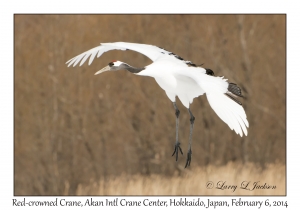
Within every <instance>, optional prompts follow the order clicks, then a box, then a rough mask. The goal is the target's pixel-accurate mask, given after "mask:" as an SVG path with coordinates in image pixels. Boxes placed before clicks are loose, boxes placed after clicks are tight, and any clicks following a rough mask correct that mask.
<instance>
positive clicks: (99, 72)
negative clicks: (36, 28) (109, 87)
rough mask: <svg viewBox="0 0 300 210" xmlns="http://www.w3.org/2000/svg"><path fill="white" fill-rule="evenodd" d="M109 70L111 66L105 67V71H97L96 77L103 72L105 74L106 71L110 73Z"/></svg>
mask: <svg viewBox="0 0 300 210" xmlns="http://www.w3.org/2000/svg"><path fill="white" fill-rule="evenodd" d="M109 70H110V66H105V67H104V68H103V69H101V70H99V71H97V72H96V73H95V75H97V74H101V73H103V72H105V71H109Z"/></svg>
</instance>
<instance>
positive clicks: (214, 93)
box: [67, 42, 249, 159]
mask: <svg viewBox="0 0 300 210" xmlns="http://www.w3.org/2000/svg"><path fill="white" fill-rule="evenodd" d="M110 50H133V51H136V52H139V53H142V54H144V55H145V56H147V57H148V58H150V59H151V60H152V61H153V63H151V64H150V65H148V66H145V67H144V68H134V67H132V66H130V65H128V64H126V63H124V62H121V61H115V62H111V63H110V64H109V66H107V67H105V68H103V69H102V70H100V71H98V72H97V73H101V72H103V71H108V70H120V69H121V68H123V69H127V70H128V71H131V72H132V73H134V74H136V75H140V76H150V77H153V78H154V79H155V80H156V82H157V83H158V85H159V86H160V87H161V88H162V89H163V90H165V92H166V94H167V96H168V98H169V99H170V100H171V101H172V102H173V104H175V97H176V96H178V98H179V100H180V101H181V102H182V104H183V105H184V106H185V107H186V108H188V109H189V106H190V104H191V103H192V102H193V99H194V98H195V97H198V96H200V95H203V94H204V93H206V96H207V99H208V102H209V104H210V106H211V107H212V109H213V110H214V111H215V113H216V114H217V115H218V116H219V117H220V118H221V119H222V120H223V121H224V122H225V123H226V124H227V125H228V126H229V127H230V129H231V130H234V131H235V132H236V133H237V134H239V135H240V136H243V133H244V134H245V135H247V128H246V127H249V124H248V121H247V117H246V113H245V111H244V109H243V107H242V106H241V105H240V104H238V103H237V102H236V101H235V99H234V100H233V99H231V98H233V97H236V95H238V96H241V94H240V95H239V94H236V93H235V92H234V91H233V94H232V92H231V91H229V89H228V88H229V83H228V82H227V79H224V78H223V77H215V76H213V75H209V74H208V73H207V69H205V68H202V67H200V66H196V65H195V64H193V63H192V62H191V61H185V60H183V59H182V58H181V57H179V56H177V55H176V54H174V53H172V52H169V51H166V50H164V49H162V48H159V47H156V46H153V45H146V44H136V43H126V42H115V43H102V44H101V45H100V46H98V47H95V48H93V49H91V50H88V51H86V52H84V53H82V54H80V55H78V56H76V57H74V58H72V59H70V60H69V61H68V62H67V64H68V66H71V65H73V66H76V65H77V64H78V63H79V62H80V61H81V62H80V66H81V65H82V64H83V63H84V62H85V61H86V60H87V59H88V58H89V57H90V59H89V65H90V64H91V63H92V62H93V60H94V58H95V57H96V55H97V57H100V56H101V55H102V54H103V53H104V52H107V51H110ZM124 67H125V68H124ZM141 69H142V70H141ZM97 73H96V74H97ZM234 85H235V84H234ZM234 87H236V88H237V89H238V90H239V91H240V89H239V88H238V87H237V86H234ZM227 95H230V96H233V97H231V98H229V97H228V96H227ZM174 107H175V109H176V110H178V109H177V107H176V104H175V105H174ZM189 111H190V109H189ZM178 112H179V110H178ZM190 114H191V112H190ZM178 116H179V113H178ZM178 116H177V118H178ZM192 117H193V116H192V114H191V119H192ZM191 122H192V120H191ZM177 124H178V122H177ZM192 124H193V122H192ZM192 129H193V128H192V125H191V131H192ZM191 135H192V134H191V133H190V141H191ZM177 138H178V133H177V131H176V142H177V141H178V139H177ZM177 143H178V142H177ZM190 144H191V142H190ZM178 147H179V145H178ZM175 150H176V146H175ZM189 150H190V149H189ZM174 152H175V151H174ZM190 153H191V152H190ZM173 154H174V153H173ZM176 155H177V152H176ZM176 159H177V157H176Z"/></svg>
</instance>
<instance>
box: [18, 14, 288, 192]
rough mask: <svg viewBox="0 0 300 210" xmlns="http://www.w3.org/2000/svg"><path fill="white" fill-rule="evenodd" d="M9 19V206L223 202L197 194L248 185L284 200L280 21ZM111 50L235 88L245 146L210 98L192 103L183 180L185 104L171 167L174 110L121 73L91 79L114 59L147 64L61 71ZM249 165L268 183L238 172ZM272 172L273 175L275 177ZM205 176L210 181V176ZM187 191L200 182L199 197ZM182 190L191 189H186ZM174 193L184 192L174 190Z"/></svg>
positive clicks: (146, 83) (148, 81)
mask: <svg viewBox="0 0 300 210" xmlns="http://www.w3.org/2000/svg"><path fill="white" fill-rule="evenodd" d="M14 18H15V19H14V20H15V21H14V22H15V27H14V30H15V46H14V48H15V51H14V53H15V55H14V56H15V63H14V65H15V74H14V75H15V76H14V80H15V81H14V82H15V83H14V90H15V95H14V100H15V101H14V102H15V107H14V109H15V112H14V122H15V133H14V138H15V142H14V145H15V150H14V157H15V158H14V168H15V170H14V174H15V177H14V180H15V182H14V188H15V189H14V192H15V195H62V194H65V195H76V194H84V195H89V194H98V193H100V194H123V193H124V194H144V193H145V194H220V193H222V192H220V191H214V190H206V188H204V187H205V186H204V183H206V182H207V181H208V180H212V181H214V180H225V179H226V180H228V182H232V183H238V182H239V179H243V177H245V179H247V177H256V178H257V179H260V180H261V181H265V182H267V183H269V182H270V184H275V185H277V186H278V188H279V189H280V190H278V191H276V192H274V191H272V192H270V194H277V193H278V194H283V193H284V189H285V186H284V185H285V184H284V179H285V173H284V170H282V168H284V167H285V162H286V117H285V114H286V106H285V101H286V69H285V68H286V51H285V50H286V34H285V29H286V17H285V16H284V15H15V17H14ZM115 41H126V42H136V43H146V44H153V45H157V46H160V47H163V48H165V49H167V50H169V51H172V52H174V53H176V54H178V55H180V56H181V57H183V58H185V59H187V60H191V61H193V62H194V63H197V64H201V63H204V67H206V68H210V69H212V70H214V72H215V74H216V75H218V76H225V77H226V78H228V79H229V81H230V82H234V83H236V84H238V85H239V86H240V87H241V88H242V90H243V93H244V95H245V96H246V98H245V99H244V100H242V102H243V106H244V108H245V110H246V113H247V117H248V120H249V124H250V128H249V135H248V136H247V137H243V138H241V137H240V136H237V135H236V134H235V132H233V131H231V130H230V129H229V128H228V126H227V125H226V124H224V123H223V122H222V121H221V120H220V119H219V118H218V117H217V116H216V114H215V113H214V112H213V110H212V109H211V108H210V106H209V104H208V103H207V99H206V97H205V96H202V97H199V98H197V99H195V100H194V102H193V104H192V106H191V110H192V111H193V114H194V116H195V117H196V121H195V129H194V133H193V157H192V163H191V167H190V168H189V169H186V170H182V168H183V166H184V164H185V159H186V156H185V155H186V150H187V144H188V132H189V114H188V112H187V111H186V110H185V108H184V107H183V106H182V105H181V104H180V102H179V103H178V106H179V109H180V110H181V115H180V124H179V132H180V133H179V138H180V141H181V144H182V148H183V151H184V156H181V157H180V159H179V161H178V163H176V162H175V158H174V157H171V154H172V152H173V146H174V142H175V115H174V110H173V107H172V104H171V102H170V101H169V99H168V98H167V97H166V95H165V93H164V91H163V90H161V89H160V88H159V86H158V85H157V84H156V82H155V81H154V80H153V79H152V78H146V77H138V76H135V75H132V74H131V73H129V72H125V71H122V72H115V73H113V72H111V73H106V74H103V75H100V76H94V73H95V72H96V71H97V70H99V69H100V68H102V67H104V66H106V65H107V63H108V62H110V61H111V60H114V59H117V60H121V61H124V62H127V63H129V64H131V65H133V66H137V67H142V66H145V65H147V64H149V63H150V60H149V59H148V58H146V57H145V56H143V55H140V54H138V53H135V52H122V51H111V52H108V53H106V54H104V55H103V56H102V57H101V58H99V59H97V60H95V61H94V62H93V63H92V65H91V66H88V65H87V64H85V65H83V66H82V67H76V68H67V67H66V65H65V62H66V61H67V60H69V59H70V58H72V57H74V56H76V55H78V54H80V53H82V52H84V51H86V50H88V49H91V48H93V47H95V46H97V45H99V43H100V42H115ZM229 162H233V164H228V163H229ZM247 164H253V168H256V167H257V168H262V170H263V172H262V173H260V172H258V171H254V170H252V169H251V170H247V168H243V170H242V173H240V172H238V171H236V168H241V167H243V166H246V165H247ZM269 164H275V165H273V166H272V167H271V168H270V167H269ZM209 168H211V169H212V170H211V171H210V173H209V175H205V173H206V172H205V171H207V170H209ZM231 172H232V173H231ZM277 174H279V177H280V178H278V176H277ZM234 177H237V178H234ZM131 178H132V179H131ZM123 180H126V183H124V185H122V186H123V187H118V190H116V187H114V186H115V185H116V184H119V185H120V184H121V183H123ZM192 180H194V181H195V182H197V183H200V184H199V185H198V187H196V186H197V185H193V181H192ZM234 180H236V181H234ZM184 182H188V183H189V184H187V185H186V186H183V183H184ZM273 182H275V183H273ZM101 183H102V184H101ZM103 183H105V187H104V188H103V186H102V185H103ZM128 183H132V184H131V185H130V186H129V185H128ZM143 183H146V184H147V185H145V186H148V187H147V188H146V189H143V188H142V186H143V185H142V184H143ZM174 183H179V185H180V186H182V187H178V188H176V189H175V188H172V187H171V186H173V185H176V184H174ZM133 186H135V187H133ZM162 186H165V187H162ZM168 186H169V187H168ZM188 186H192V187H193V189H194V190H193V191H191V190H188V188H189V187H188ZM134 189H140V190H139V191H136V190H134ZM237 193H238V194H243V193H244V192H242V191H239V192H237ZM255 193H259V192H255ZM263 193H266V192H265V191H264V192H263ZM245 194H247V193H245Z"/></svg>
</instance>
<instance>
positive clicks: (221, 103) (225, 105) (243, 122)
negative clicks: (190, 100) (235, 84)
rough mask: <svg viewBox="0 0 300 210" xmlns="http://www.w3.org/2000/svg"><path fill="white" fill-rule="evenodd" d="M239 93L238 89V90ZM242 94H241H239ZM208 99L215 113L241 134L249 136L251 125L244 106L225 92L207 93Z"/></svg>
mask: <svg viewBox="0 0 300 210" xmlns="http://www.w3.org/2000/svg"><path fill="white" fill-rule="evenodd" d="M236 93H238V91H236ZM239 95H241V94H239ZM206 96H207V100H208V102H209V104H210V106H211V107H212V109H213V110H214V111H215V113H216V114H217V115H218V116H219V117H220V118H221V119H222V120H223V121H224V122H225V123H226V124H227V125H228V126H229V128H230V129H231V130H234V131H235V132H236V133H237V134H239V135H240V136H243V133H244V134H245V136H247V134H248V131H247V128H246V127H249V123H248V120H247V116H246V113H245V110H244V108H243V107H242V106H241V105H240V104H238V103H237V102H236V101H234V100H232V98H229V97H227V95H225V94H224V93H216V92H214V93H207V94H206Z"/></svg>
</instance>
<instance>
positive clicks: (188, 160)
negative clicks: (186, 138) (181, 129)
mask: <svg viewBox="0 0 300 210" xmlns="http://www.w3.org/2000/svg"><path fill="white" fill-rule="evenodd" d="M191 161H192V150H191V149H189V151H188V153H187V159H186V164H185V167H184V168H186V167H187V166H190V164H191Z"/></svg>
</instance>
